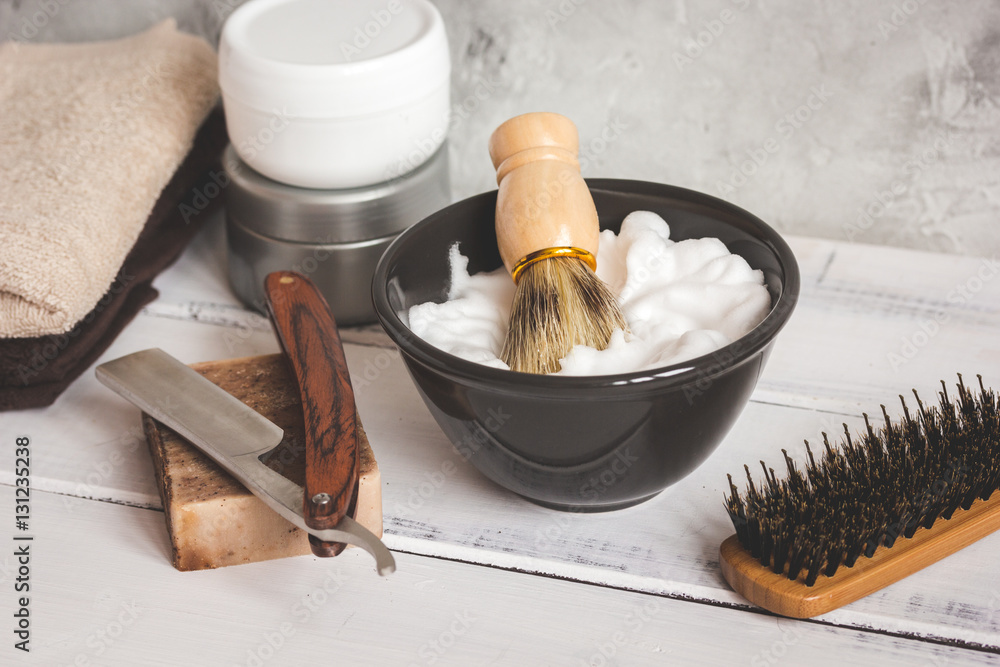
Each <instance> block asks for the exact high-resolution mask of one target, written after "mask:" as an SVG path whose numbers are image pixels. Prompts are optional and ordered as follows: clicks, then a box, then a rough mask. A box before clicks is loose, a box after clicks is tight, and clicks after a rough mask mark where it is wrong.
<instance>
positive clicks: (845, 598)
mask: <svg viewBox="0 0 1000 667" xmlns="http://www.w3.org/2000/svg"><path fill="white" fill-rule="evenodd" d="M997 530H1000V491H994V492H993V495H991V496H990V498H989V500H985V501H984V500H976V502H975V503H973V504H972V506H971V507H970V508H969V509H967V510H963V509H961V508H960V509H958V510H956V511H955V513H954V514H953V515H952V517H951V519H948V520H945V519H940V518H939V519H938V520H937V521H935V522H934V525H932V526H931V527H930V528H918V529H917V532H916V533H914V535H913V537H911V538H905V537H899V538H898V539H897V540H896V542H895V544H893V546H892V547H885V546H880V547H879V548H878V549H877V550H876V551H875V553H874V554H873V555H872V557H871V558H865V557H864V556H862V557H861V558H858V560H857V562H856V563H855V564H854V567H850V568H848V567H845V566H841V567H840V569H839V570H837V571H836V572H835V573H834V575H833V576H832V577H826V576H824V575H822V574H820V576H819V578H818V579H817V580H816V583H815V584H814V585H812V586H806V585H805V584H804V583H803V581H802V576H804V575H800V578H799V579H798V580H789V579H788V577H786V576H785V575H783V574H775V573H774V572H772V571H771V569H770V568H768V567H764V566H763V565H761V564H760V561H759V560H757V559H756V558H754V557H753V556H751V555H750V553H749V552H748V551H747V550H746V549H744V548H743V546H742V545H740V542H739V540H738V539H737V537H736V536H735V535H733V536H731V537H729V538H728V539H727V540H725V541H724V542H723V543H722V546H721V547H720V549H719V557H720V560H719V562H720V565H721V566H722V574H723V576H724V577H725V579H726V581H728V582H729V585H730V586H732V587H733V590H735V591H736V592H737V593H739V594H740V595H742V596H743V597H745V598H746V599H747V600H749V601H750V602H752V603H754V604H755V605H758V606H760V607H763V608H764V609H767V610H768V611H773V612H774V613H776V614H781V615H782V616H790V617H792V618H812V617H813V616H819V615H820V614H825V613H826V612H828V611H832V610H834V609H837V608H838V607H842V606H843V605H845V604H848V603H851V602H854V601H855V600H859V599H861V598H863V597H865V596H866V595H870V594H871V593H874V592H875V591H877V590H879V589H881V588H884V587H886V586H888V585H889V584H892V583H895V582H897V581H899V580H900V579H902V578H903V577H907V576H909V575H911V574H913V573H914V572H916V571H917V570H920V569H922V568H925V567H927V566H928V565H930V564H932V563H936V562H937V561H939V560H941V559H942V558H944V557H946V556H950V555H951V554H953V553H955V552H956V551H958V550H959V549H964V548H965V547H967V546H969V545H970V544H972V543H973V542H975V541H976V540H979V539H982V538H983V537H986V536H987V535H989V534H990V533H993V532H994V531H997Z"/></svg>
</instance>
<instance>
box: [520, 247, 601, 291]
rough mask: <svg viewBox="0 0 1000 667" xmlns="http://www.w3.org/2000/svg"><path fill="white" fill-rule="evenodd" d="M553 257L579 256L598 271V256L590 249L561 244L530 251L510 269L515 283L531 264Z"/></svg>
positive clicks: (593, 269) (591, 268)
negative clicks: (555, 246)
mask: <svg viewBox="0 0 1000 667" xmlns="http://www.w3.org/2000/svg"><path fill="white" fill-rule="evenodd" d="M551 257H579V258H580V259H582V260H583V261H584V262H585V263H586V264H587V266H589V267H590V270H591V271H597V258H596V257H594V253H592V252H590V251H589V250H584V249H583V248H574V247H572V246H561V247H557V248H544V249H542V250H536V251H535V252H533V253H529V254H527V255H525V256H524V257H522V258H521V259H520V261H518V263H517V264H515V265H514V268H512V269H511V270H510V277H511V278H513V279H514V283H515V284H516V283H517V279H518V278H519V277H520V276H521V272H522V271H524V269H525V268H526V267H527V266H528V265H529V264H534V263H535V262H540V261H542V260H543V259H549V258H551Z"/></svg>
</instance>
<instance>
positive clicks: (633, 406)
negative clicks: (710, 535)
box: [372, 179, 799, 511]
mask: <svg viewBox="0 0 1000 667" xmlns="http://www.w3.org/2000/svg"><path fill="white" fill-rule="evenodd" d="M587 182H588V185H589V186H590V190H591V193H592V194H593V196H594V203H595V204H596V205H597V211H598V213H599V215H600V221H601V228H602V229H613V230H615V231H616V232H617V231H618V229H619V227H620V226H621V222H622V220H623V219H624V218H625V216H626V215H627V214H628V213H630V212H632V211H636V210H647V211H653V212H655V213H658V214H660V215H661V216H663V218H664V219H665V220H666V221H667V222H668V223H669V225H670V230H671V238H673V239H674V240H681V239H687V238H700V237H716V238H719V239H720V240H722V242H723V243H725V244H726V246H728V248H729V250H730V251H731V252H733V253H736V254H739V255H741V256H743V257H744V258H745V259H746V260H747V262H748V263H749V264H750V266H752V267H753V268H755V269H760V270H761V271H763V273H764V279H765V282H766V284H767V289H768V291H769V292H770V294H771V303H772V307H771V311H770V313H769V314H768V315H767V317H766V318H765V319H764V321H763V322H761V323H760V324H759V325H758V326H757V327H756V328H755V329H753V330H752V331H751V332H750V333H749V334H747V335H746V336H744V337H743V338H741V339H739V340H737V341H735V342H734V343H732V344H731V345H728V346H726V347H724V348H721V349H719V350H718V351H716V352H715V353H713V354H710V355H705V356H702V357H698V358H696V359H692V360H690V361H685V362H683V363H679V364H675V365H672V366H666V367H663V368H658V369H655V370H651V371H640V372H634V373H625V374H621V375H601V376H591V377H562V376H544V375H531V374H527V373H515V372H513V371H507V370H501V369H496V368H491V367H487V366H482V365H480V364H476V363H473V362H470V361H466V360H464V359H460V358H458V357H455V356H453V355H451V354H448V353H446V352H443V351H441V350H439V349H437V348H435V347H433V346H431V345H430V344H429V343H427V342H425V341H424V340H421V339H420V338H418V337H416V336H415V335H414V334H413V333H412V332H411V331H410V330H409V328H408V327H407V323H406V312H407V310H408V309H409V308H410V307H411V306H414V305H416V304H419V303H423V302H425V301H438V302H440V301H444V300H445V298H446V296H447V293H448V285H449V262H448V249H449V248H450V247H451V246H452V245H453V244H454V243H456V242H458V244H459V249H460V250H461V252H462V253H463V254H464V255H466V256H467V257H468V258H469V271H470V272H471V273H478V272H481V271H490V270H493V269H496V268H498V267H499V266H500V264H501V262H500V255H499V253H498V251H497V244H496V236H495V232H494V228H493V214H494V208H495V206H496V192H495V191H494V192H488V193H485V194H481V195H477V196H475V197H471V198H469V199H466V200H464V201H461V202H458V203H457V204H453V205H452V206H449V207H448V208H445V209H443V210H441V211H438V212H437V213H434V214H432V215H431V216H430V217H428V218H426V219H424V220H423V221H421V222H419V223H417V224H416V225H414V226H413V227H411V228H410V229H408V230H406V231H405V232H403V233H402V234H401V235H400V236H399V237H398V238H397V239H396V240H395V241H394V242H393V243H392V245H390V246H389V248H388V249H387V250H386V252H385V254H384V255H383V256H382V259H381V261H380V262H379V264H378V267H377V268H376V270H375V277H374V281H373V284H372V291H373V296H374V302H375V312H376V314H377V315H378V318H379V320H380V321H381V323H382V326H383V327H384V328H385V330H386V332H387V333H388V334H389V336H390V337H391V338H392V340H393V341H394V342H395V343H396V345H398V346H399V349H400V351H401V352H402V356H403V360H404V361H405V363H406V367H407V369H408V370H409V372H410V375H411V377H412V378H413V381H414V383H416V386H417V389H418V390H419V391H420V394H421V396H423V399H424V401H425V402H426V404H427V407H428V408H429V409H430V411H431V413H432V414H433V415H434V418H435V419H436V420H437V422H438V424H440V425H441V428H442V429H443V430H444V432H445V434H446V435H447V436H448V438H449V439H450V440H451V442H452V443H453V444H454V446H455V447H456V448H457V449H458V451H459V452H460V453H461V454H462V455H463V456H465V457H466V458H468V459H469V460H470V461H471V462H472V463H473V464H474V465H475V466H476V467H477V468H478V469H479V470H480V471H482V473H483V474H485V475H486V476H487V477H489V478H490V479H492V480H493V481H495V482H497V483H498V484H500V485H502V486H504V487H506V488H508V489H510V490H511V491H514V492H515V493H518V494H520V495H522V496H524V497H525V498H528V499H529V500H532V501H534V502H536V503H539V504H541V505H545V506H549V507H554V508H557V509H565V510H572V511H601V510H611V509H618V508H621V507H627V506H629V505H632V504H635V503H638V502H641V501H643V500H646V499H647V498H650V497H652V496H654V495H656V494H657V493H659V492H660V491H661V490H663V489H664V488H666V487H667V486H669V485H670V484H673V483H674V482H676V481H678V480H679V479H681V478H682V477H684V476H685V475H687V474H688V473H690V472H691V471H692V470H694V469H695V468H696V467H697V466H698V465H699V464H700V463H701V462H702V461H704V460H705V459H706V458H707V457H708V455H709V454H711V453H712V451H713V450H714V449H715V448H716V447H717V446H718V444H719V443H720V442H721V441H722V439H723V437H725V435H726V433H727V432H728V431H729V429H730V428H731V427H732V425H733V423H734V422H735V421H736V418H737V417H738V416H739V415H740V413H741V412H742V411H743V408H744V407H745V406H746V403H747V401H748V400H749V398H750V394H751V392H753V389H754V385H755V384H756V382H757V378H758V377H759V376H760V373H761V370H762V369H763V367H764V363H765V361H766V360H767V357H768V354H769V352H770V350H771V346H772V345H773V343H774V338H775V336H776V334H777V333H778V331H779V330H780V329H781V328H782V327H783V326H784V324H785V323H786V322H787V321H788V318H789V316H790V315H791V313H792V309H793V308H794V306H795V302H796V300H797V298H798V293H799V271H798V266H797V264H796V262H795V257H794V256H793V255H792V252H791V250H790V249H789V248H788V245H787V244H786V243H785V242H784V240H782V238H781V237H780V236H779V235H778V234H777V232H775V231H774V230H773V229H771V228H770V227H769V226H767V225H766V224H764V223H763V222H761V221H760V220H759V219H757V218H756V217H754V216H753V215H751V214H749V213H747V212H746V211H744V210H742V209H740V208H738V207H736V206H733V205H732V204H729V203H727V202H724V201H721V200H719V199H716V198H715V197H710V196H708V195H704V194H700V193H697V192H692V191H690V190H684V189H682V188H676V187H671V186H668V185H660V184H656V183H645V182H639V181H622V180H611V179H596V180H588V181H587Z"/></svg>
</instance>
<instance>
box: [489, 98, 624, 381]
mask: <svg viewBox="0 0 1000 667" xmlns="http://www.w3.org/2000/svg"><path fill="white" fill-rule="evenodd" d="M578 141H579V140H578V137H577V131H576V126H575V125H574V124H573V122H572V121H571V120H569V119H568V118H566V117H564V116H560V115H559V114H555V113H529V114H524V115H522V116H517V117H515V118H511V119H510V120H508V121H507V122H505V123H503V124H502V125H501V126H500V127H498V128H497V129H496V130H495V131H494V132H493V135H492V136H491V137H490V142H489V151H490V158H491V159H492V161H493V166H494V167H495V168H496V170H497V185H498V186H499V191H498V193H497V207H496V234H497V245H498V246H499V249H500V257H501V258H502V259H503V263H504V266H505V267H506V268H507V271H509V272H510V274H511V277H512V278H513V279H514V282H515V284H516V285H517V287H516V291H515V294H514V303H513V306H512V308H511V314H510V323H509V327H508V332H507V337H506V340H505V341H504V345H503V350H502V351H501V353H500V358H501V359H502V360H503V361H504V362H505V363H506V364H507V365H508V366H510V368H511V369H512V370H515V371H520V372H524V373H551V372H554V371H558V370H559V368H560V365H559V360H560V359H561V358H563V357H565V356H566V355H567V354H568V353H569V351H570V350H571V349H572V348H573V346H574V345H589V346H590V347H594V348H597V349H598V350H603V349H604V348H606V347H607V346H608V341H609V340H610V339H611V334H612V333H614V331H615V330H616V329H623V330H627V328H628V325H627V324H626V322H625V316H624V315H623V314H622V312H621V308H620V306H619V305H618V301H617V299H616V298H615V296H614V295H613V294H612V293H611V291H610V290H609V289H608V288H607V286H606V285H605V284H604V283H603V282H602V281H601V280H600V279H599V278H598V277H597V275H596V274H595V273H594V271H595V270H596V268H597V259H596V256H597V244H598V239H599V234H600V227H599V223H598V218H597V209H596V208H595V207H594V200H593V198H592V197H591V195H590V190H589V189H588V188H587V184H586V183H585V182H584V180H583V177H582V176H581V175H580V163H579V161H578V160H577V150H578Z"/></svg>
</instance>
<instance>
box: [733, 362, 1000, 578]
mask: <svg viewBox="0 0 1000 667" xmlns="http://www.w3.org/2000/svg"><path fill="white" fill-rule="evenodd" d="M961 378H962V376H961V375H959V384H958V403H957V405H956V404H954V403H952V402H951V401H950V399H949V398H948V393H947V388H946V387H945V385H944V383H943V382H942V392H941V393H940V394H939V399H940V405H939V406H931V407H925V406H924V405H923V403H921V402H920V397H919V396H916V392H914V396H915V397H916V400H917V406H918V411H917V414H916V417H915V418H914V417H911V415H910V411H909V409H907V407H906V402H905V401H903V397H902V396H900V401H902V404H903V419H902V421H901V422H900V423H898V424H893V423H892V422H891V421H890V420H889V416H888V414H887V413H886V409H885V406H882V414H883V417H884V418H885V425H884V426H882V427H881V428H880V429H878V430H877V431H876V430H875V429H873V428H872V426H871V424H870V423H869V421H868V415H867V414H866V415H865V425H866V427H867V432H866V433H864V434H862V435H861V436H860V440H859V441H855V440H853V439H852V438H851V435H850V432H849V431H848V428H847V425H846V424H845V425H844V439H843V440H842V441H841V443H840V446H839V447H838V448H834V447H833V446H831V445H830V442H829V440H828V439H827V437H826V434H825V433H824V434H823V445H824V451H823V453H822V456H821V457H820V459H819V460H818V461H817V460H816V458H815V457H814V455H813V451H812V450H811V449H810V448H809V443H808V442H806V452H807V457H808V463H807V464H806V466H805V473H804V474H803V472H800V471H799V470H798V468H797V467H796V465H795V462H794V461H792V459H791V458H789V456H788V453H787V452H785V450H782V453H783V454H784V455H785V468H786V470H787V477H786V478H785V479H782V480H779V479H778V478H777V476H776V475H775V473H774V469H772V468H768V467H767V466H766V465H765V464H764V462H763V461H761V466H762V467H763V469H764V479H765V481H764V483H763V484H762V485H761V486H760V488H758V487H756V486H755V485H754V482H753V479H752V476H751V474H750V469H749V468H748V467H746V466H744V468H745V470H746V474H747V481H748V483H749V486H748V487H747V489H746V493H745V495H744V496H741V495H740V493H739V491H737V489H736V486H735V485H734V484H733V480H732V476H730V477H729V487H730V490H731V495H730V496H727V497H726V499H725V502H726V510H727V512H728V513H729V517H730V519H732V522H733V525H734V526H735V527H736V534H737V536H738V538H739V541H740V544H742V545H743V548H744V549H746V550H747V551H748V552H750V554H751V555H752V556H753V557H754V558H758V559H759V560H760V562H761V564H762V565H763V566H765V567H770V568H771V569H772V570H773V571H774V572H776V573H778V574H781V573H785V574H786V575H787V577H788V578H789V579H797V578H798V577H799V575H800V574H803V575H804V577H803V581H804V583H805V584H806V585H807V586H812V585H813V584H814V583H815V582H816V579H817V577H818V576H819V575H820V574H823V575H825V576H827V577H832V576H833V575H834V573H835V572H836V571H837V569H838V568H839V567H840V566H841V565H846V566H847V567H852V566H853V565H854V564H855V562H856V561H857V559H858V558H861V557H869V558H870V557H871V556H872V555H873V554H874V553H875V550H876V549H877V548H878V547H879V546H882V545H884V546H886V547H891V546H892V545H893V544H894V543H895V541H896V540H897V539H900V538H903V539H905V538H910V537H912V536H913V534H914V532H916V530H917V529H918V528H920V527H923V528H930V526H931V524H933V523H934V522H935V521H936V520H937V519H939V518H940V519H950V518H951V516H952V514H953V513H954V512H955V511H956V510H957V509H958V508H962V509H969V507H970V506H971V505H972V503H973V502H974V501H975V500H976V499H977V498H979V499H982V500H986V499H988V498H989V497H990V496H991V495H992V494H993V493H994V492H997V490H998V488H1000V412H998V404H997V399H996V396H995V395H994V393H993V392H992V391H987V390H986V389H984V388H983V384H982V378H981V377H980V378H979V390H980V391H979V394H978V395H977V396H974V395H973V394H972V392H971V391H970V390H969V389H967V388H966V387H965V385H964V384H963V383H962V379H961Z"/></svg>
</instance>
